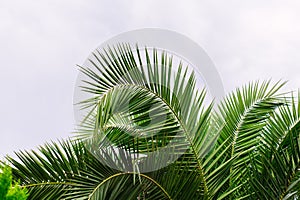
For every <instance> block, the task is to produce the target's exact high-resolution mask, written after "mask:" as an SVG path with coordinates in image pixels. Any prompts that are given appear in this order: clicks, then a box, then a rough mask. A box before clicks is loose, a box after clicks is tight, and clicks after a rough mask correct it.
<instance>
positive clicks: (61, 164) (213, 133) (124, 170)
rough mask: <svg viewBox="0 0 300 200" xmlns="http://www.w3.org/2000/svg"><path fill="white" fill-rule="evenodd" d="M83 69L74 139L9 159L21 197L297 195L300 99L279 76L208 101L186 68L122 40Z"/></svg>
mask: <svg viewBox="0 0 300 200" xmlns="http://www.w3.org/2000/svg"><path fill="white" fill-rule="evenodd" d="M199 67H201V66H199ZM81 72H82V73H83V74H84V75H85V76H86V77H87V78H86V79H85V80H84V84H83V86H82V90H83V91H85V92H89V93H91V94H92V96H91V98H90V99H87V100H85V101H83V102H81V105H82V108H84V109H87V110H88V111H89V113H88V114H87V116H86V117H85V119H84V120H83V122H82V123H81V125H80V127H79V128H78V130H77V131H76V136H77V140H67V141H62V142H59V143H51V144H46V145H44V146H42V147H40V148H39V151H31V152H20V153H17V156H18V158H19V159H13V158H9V160H10V162H11V164H12V166H13V175H14V178H15V179H17V180H20V181H21V184H22V185H23V186H24V187H26V188H27V189H28V190H29V195H30V196H29V199H109V200H113V199H117V200H121V199H124V200H128V199H151V200H155V199H157V200H161V199H180V200H190V199H297V198H298V196H299V193H300V189H299V188H300V171H299V170H300V145H299V133H300V132H299V128H300V125H299V118H300V106H299V98H298V97H294V96H292V95H288V94H285V95H283V94H280V93H279V92H278V91H279V89H280V88H281V87H282V86H283V85H284V83H282V82H278V83H275V84H273V85H271V83H270V81H266V82H262V83H259V82H254V83H250V84H249V85H247V86H244V87H243V88H241V89H237V90H236V91H235V92H233V93H232V94H230V95H228V96H227V97H226V98H225V99H224V100H223V101H222V102H221V103H220V105H219V106H213V104H212V103H211V104H209V105H207V104H206V103H205V96H206V92H205V90H204V89H203V90H198V89H197V88H196V87H195V83H196V78H195V75H194V73H193V72H190V71H189V70H188V68H187V67H186V66H182V64H179V66H174V64H173V63H172V58H171V57H169V56H168V55H167V54H166V53H165V52H160V53H159V52H158V51H156V50H153V51H151V52H150V51H149V50H147V49H140V48H139V47H136V48H135V50H133V49H131V48H130V46H129V45H118V46H116V47H114V48H107V49H104V50H103V51H101V52H100V51H95V52H94V53H93V57H92V58H91V59H90V65H89V66H84V67H82V68H81ZM298 96H299V95H298Z"/></svg>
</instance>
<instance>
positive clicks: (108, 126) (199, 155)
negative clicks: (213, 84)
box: [79, 45, 232, 198]
mask: <svg viewBox="0 0 300 200" xmlns="http://www.w3.org/2000/svg"><path fill="white" fill-rule="evenodd" d="M136 49H137V50H136V52H133V51H132V50H131V49H130V47H129V46H128V45H119V46H118V49H115V48H114V49H111V48H108V50H104V53H101V52H99V51H97V52H96V53H94V54H93V56H94V57H93V58H94V59H91V60H90V63H91V64H92V65H93V67H94V68H95V69H94V70H93V69H91V68H86V67H83V68H81V70H82V72H83V73H84V74H86V75H87V76H88V77H89V78H90V80H91V81H86V83H87V85H86V86H84V87H83V89H84V91H87V92H90V93H92V94H93V95H95V96H96V97H94V98H92V99H90V100H88V101H84V102H82V103H83V106H84V107H87V106H91V107H93V109H94V110H93V111H92V112H91V114H90V115H89V116H88V117H87V118H86V121H85V122H84V123H83V128H82V129H80V131H79V132H80V133H83V134H81V135H79V136H80V137H81V138H82V136H83V139H86V138H84V137H86V136H87V134H86V133H87V132H88V131H90V136H92V137H93V139H94V138H97V136H95V135H100V136H99V138H100V140H101V141H102V140H103V138H105V139H107V138H109V139H110V142H114V143H115V144H116V143H117V145H118V147H120V146H122V145H123V144H124V146H127V147H128V144H129V147H131V148H132V147H133V146H136V147H138V152H137V153H142V154H144V153H149V152H154V151H157V150H158V151H159V150H161V149H162V148H165V147H166V146H168V145H170V144H171V143H172V144H171V145H172V149H173V150H172V151H171V150H170V149H168V151H165V152H164V153H169V156H172V155H178V154H180V153H181V154H183V155H182V156H180V158H179V159H178V160H177V161H176V163H177V165H181V166H182V167H183V168H186V166H187V165H188V166H189V167H190V169H191V170H192V169H197V171H198V173H199V177H200V179H201V180H202V184H200V185H199V189H197V191H199V192H200V193H201V194H202V195H203V197H204V198H212V197H213V196H214V195H216V194H218V192H217V191H218V190H219V189H220V188H221V186H222V185H223V184H224V183H225V181H224V179H225V180H226V179H228V178H229V177H228V176H227V175H228V174H226V173H224V171H226V170H228V169H229V166H230V164H231V162H232V159H229V160H226V161H222V160H221V157H214V156H207V155H206V154H207V152H208V150H209V149H211V147H212V146H213V143H212V142H211V141H210V140H209V139H210V138H212V137H213V136H214V133H212V132H211V131H209V125H210V121H209V120H210V113H211V109H212V105H209V106H208V108H207V109H205V108H204V98H205V92H204V90H203V91H201V92H198V91H197V89H196V88H195V76H194V73H193V72H192V73H189V72H188V70H187V68H185V69H184V67H183V66H182V65H181V64H179V66H178V67H177V68H176V67H174V66H173V65H172V60H171V58H169V59H168V58H167V55H166V53H164V52H163V53H162V54H161V58H160V59H159V58H158V53H157V51H156V50H155V49H154V50H153V53H152V56H153V59H152V60H151V58H150V54H149V52H148V50H147V49H145V50H144V51H145V55H144V57H143V56H142V55H141V52H140V51H141V50H140V49H139V48H138V47H137V48H136ZM134 53H135V55H134ZM145 60H146V61H145ZM174 70H175V72H174ZM111 74H113V78H107V77H111ZM153 113H154V114H153ZM151 114H152V115H154V117H153V116H152V118H150V117H149V116H150V115H151ZM120 116H121V117H120ZM108 130H109V131H108ZM152 131H153V132H152ZM154 134H155V135H154ZM103 135H104V136H103ZM110 136H112V137H110ZM88 139H90V137H88ZM124 140H125V141H124ZM120 141H121V142H122V143H123V144H121V143H120ZM212 141H213V140H212ZM97 144H99V142H98V143H97ZM92 146H93V145H92ZM132 149H135V150H137V149H136V148H132ZM174 149H177V150H178V149H179V152H178V151H176V150H174ZM92 151H93V150H92ZM224 151H228V148H225V149H222V148H218V149H216V151H214V152H213V153H212V154H214V155H219V154H223V153H224ZM209 159H211V160H209ZM212 159H214V160H212ZM216 159H219V162H216ZM220 163H221V164H220ZM139 165H140V166H139V169H138V170H139V171H141V170H143V168H142V166H143V162H141V163H140V164H139ZM140 168H141V169H140ZM208 174H209V175H208ZM208 179H209V180H208ZM197 191H195V192H197Z"/></svg>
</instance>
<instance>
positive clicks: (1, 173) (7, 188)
mask: <svg viewBox="0 0 300 200" xmlns="http://www.w3.org/2000/svg"><path fill="white" fill-rule="evenodd" d="M27 196H28V194H27V190H26V188H21V187H20V185H19V184H18V183H17V182H15V183H14V184H13V185H12V172H11V168H10V167H9V166H8V165H3V164H1V165H0V199H1V200H26V199H27Z"/></svg>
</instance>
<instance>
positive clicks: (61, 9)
mask: <svg viewBox="0 0 300 200" xmlns="http://www.w3.org/2000/svg"><path fill="white" fill-rule="evenodd" d="M299 10H300V1H297V0H295V1H279V0H278V1H276V0H272V1H271V0H270V1H268V0H267V1H260V0H248V1H241V0H236V1H232V0H227V1H221V0H219V1H214V0H207V1H201V0H194V1H191V0H186V1H179V0H178V1H176V0H163V1H162V0H143V1H141V0H132V1H129V0H128V1H125V0H115V1H112V0H107V1H103V0H98V1H96V0H94V1H91V0H72V1H71V0H47V1H43V0H36V1H34V0H7V1H5V0H0V61H1V63H0V92H1V96H0V134H1V137H0V158H1V157H3V156H4V155H6V154H10V155H12V152H13V151H18V150H19V149H32V148H34V147H35V146H37V145H41V144H43V143H45V142H46V141H50V140H56V139H57V138H67V137H68V136H70V135H71V132H72V131H73V130H74V123H75V122H74V118H73V105H72V98H73V90H74V85H75V80H76V77H77V74H78V71H77V67H76V64H82V63H83V62H84V61H85V59H86V58H87V56H88V55H89V53H90V52H91V51H93V50H94V49H95V48H96V47H97V46H98V45H100V44H101V43H102V42H104V41H105V40H107V39H109V38H111V37H113V36H115V35H117V34H120V33H122V32H125V31H130V30H134V29H140V28H164V29H169V30H173V31H176V32H179V33H181V34H184V35H186V36H188V37H189V38H191V39H192V40H194V41H196V42H197V43H198V44H199V45H200V46H202V47H203V48H204V50H205V51H206V52H207V54H208V55H209V56H210V57H211V58H212V60H213V61H214V63H215V65H216V68H217V70H218V71H219V73H220V75H221V77H222V80H223V84H224V87H225V90H226V92H229V91H231V90H232V89H234V88H235V87H236V86H240V85H242V84H244V83H247V82H249V81H251V80H256V79H262V80H264V79H269V78H272V79H273V80H278V79H281V78H282V79H284V80H289V83H288V85H287V86H286V89H295V90H296V89H297V88H300V79H299V75H300V68H299V66H300V12H299Z"/></svg>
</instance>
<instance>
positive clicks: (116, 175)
mask: <svg viewBox="0 0 300 200" xmlns="http://www.w3.org/2000/svg"><path fill="white" fill-rule="evenodd" d="M124 175H138V176H141V177H143V178H146V179H147V180H149V181H151V182H152V183H154V184H155V185H156V186H157V187H158V188H159V189H160V190H161V191H162V192H163V193H164V195H165V196H166V197H167V198H168V199H169V200H172V198H171V196H170V195H169V194H168V192H167V191H166V190H165V189H164V188H163V187H162V186H161V185H160V184H159V183H158V182H156V181H155V180H154V179H152V178H151V177H149V176H147V175H145V174H137V173H135V172H123V173H118V174H114V175H112V176H109V177H108V178H106V179H105V180H103V181H102V182H101V183H100V184H99V185H97V187H96V188H95V189H94V190H93V191H92V192H91V194H90V195H89V198H88V200H91V198H92V197H93V195H94V194H95V192H96V191H97V190H98V189H99V188H100V187H101V186H102V185H104V184H105V183H106V182H107V181H109V180H111V179H113V178H116V177H118V176H124Z"/></svg>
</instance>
